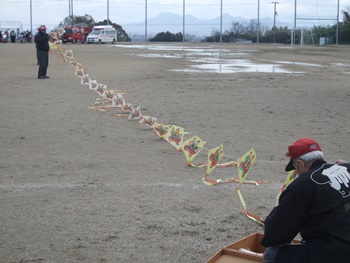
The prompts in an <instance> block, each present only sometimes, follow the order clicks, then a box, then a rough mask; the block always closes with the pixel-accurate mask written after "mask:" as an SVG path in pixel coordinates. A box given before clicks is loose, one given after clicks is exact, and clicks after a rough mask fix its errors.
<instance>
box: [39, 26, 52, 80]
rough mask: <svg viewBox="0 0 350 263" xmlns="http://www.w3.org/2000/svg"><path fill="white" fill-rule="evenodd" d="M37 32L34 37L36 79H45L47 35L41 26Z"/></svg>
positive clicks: (47, 51)
mask: <svg viewBox="0 0 350 263" xmlns="http://www.w3.org/2000/svg"><path fill="white" fill-rule="evenodd" d="M38 30H39V32H38V34H37V37H36V48H37V51H38V52H37V54H38V58H39V72H38V79H47V78H49V76H47V75H46V72H47V67H48V66H49V50H50V46H49V39H50V37H49V35H48V34H46V26H44V25H42V26H41V27H39V28H38Z"/></svg>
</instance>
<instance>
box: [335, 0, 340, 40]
mask: <svg viewBox="0 0 350 263" xmlns="http://www.w3.org/2000/svg"><path fill="white" fill-rule="evenodd" d="M338 38H339V0H338V7H337V36H336V40H335V42H336V43H335V44H336V45H338Z"/></svg>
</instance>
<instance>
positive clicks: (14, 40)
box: [10, 30, 16, 43]
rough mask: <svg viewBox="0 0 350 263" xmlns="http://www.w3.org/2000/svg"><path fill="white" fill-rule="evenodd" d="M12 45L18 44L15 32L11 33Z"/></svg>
mask: <svg viewBox="0 0 350 263" xmlns="http://www.w3.org/2000/svg"><path fill="white" fill-rule="evenodd" d="M10 38H11V43H16V33H15V31H14V30H12V31H11V33H10Z"/></svg>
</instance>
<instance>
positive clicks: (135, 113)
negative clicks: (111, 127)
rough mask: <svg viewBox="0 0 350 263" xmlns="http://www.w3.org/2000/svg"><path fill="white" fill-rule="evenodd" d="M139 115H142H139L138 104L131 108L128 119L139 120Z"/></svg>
mask: <svg viewBox="0 0 350 263" xmlns="http://www.w3.org/2000/svg"><path fill="white" fill-rule="evenodd" d="M141 116H142V115H141V110H140V106H137V107H136V108H134V109H133V110H132V112H131V113H130V115H129V117H128V119H129V120H133V119H135V120H139V119H140V118H141Z"/></svg>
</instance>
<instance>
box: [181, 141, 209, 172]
mask: <svg viewBox="0 0 350 263" xmlns="http://www.w3.org/2000/svg"><path fill="white" fill-rule="evenodd" d="M204 144H206V142H204V141H202V139H201V138H199V137H198V136H197V135H196V136H193V137H192V138H190V139H188V140H187V141H185V142H183V144H182V150H183V152H184V154H185V157H186V160H187V166H191V161H192V160H193V159H194V158H195V157H196V156H197V155H198V154H199V152H200V151H201V150H202V149H203V146H204Z"/></svg>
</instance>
